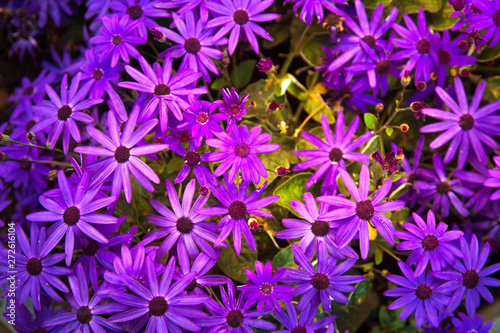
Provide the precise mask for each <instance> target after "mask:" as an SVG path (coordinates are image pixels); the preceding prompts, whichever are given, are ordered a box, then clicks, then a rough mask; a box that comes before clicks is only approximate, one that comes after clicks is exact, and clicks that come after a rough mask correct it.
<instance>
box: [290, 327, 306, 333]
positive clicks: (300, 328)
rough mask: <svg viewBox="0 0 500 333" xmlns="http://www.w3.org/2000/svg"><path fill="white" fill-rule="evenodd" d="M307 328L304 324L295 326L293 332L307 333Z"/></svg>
mask: <svg viewBox="0 0 500 333" xmlns="http://www.w3.org/2000/svg"><path fill="white" fill-rule="evenodd" d="M306 332H307V331H306V329H305V328H304V326H297V327H295V328H294V329H293V330H292V331H291V333H306Z"/></svg>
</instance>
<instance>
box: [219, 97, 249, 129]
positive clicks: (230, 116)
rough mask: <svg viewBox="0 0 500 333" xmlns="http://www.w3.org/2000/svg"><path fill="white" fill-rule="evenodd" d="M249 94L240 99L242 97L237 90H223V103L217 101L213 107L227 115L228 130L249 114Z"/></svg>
mask: <svg viewBox="0 0 500 333" xmlns="http://www.w3.org/2000/svg"><path fill="white" fill-rule="evenodd" d="M248 96H249V95H248V94H246V95H245V96H243V98H240V95H238V93H237V92H236V89H234V88H231V91H229V88H224V89H222V98H223V100H222V101H215V102H214V103H213V105H215V106H216V107H218V108H219V111H220V112H222V113H224V114H226V116H227V127H228V128H227V129H228V131H229V129H230V128H231V127H232V126H234V125H235V124H236V122H237V121H240V120H241V119H242V118H241V116H242V115H244V114H246V113H247V109H248V108H249V107H250V104H249V105H247V106H245V104H246V102H247V101H248Z"/></svg>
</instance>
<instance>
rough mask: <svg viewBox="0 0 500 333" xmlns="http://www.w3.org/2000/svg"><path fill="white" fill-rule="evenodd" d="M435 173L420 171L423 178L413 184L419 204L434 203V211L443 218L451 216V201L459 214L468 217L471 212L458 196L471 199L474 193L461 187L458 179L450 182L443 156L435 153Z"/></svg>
mask: <svg viewBox="0 0 500 333" xmlns="http://www.w3.org/2000/svg"><path fill="white" fill-rule="evenodd" d="M432 162H433V164H434V171H435V172H431V171H429V170H423V169H422V170H420V174H421V175H422V178H421V179H420V180H416V181H415V183H413V189H414V190H415V191H417V192H418V194H417V195H418V197H419V203H421V204H422V205H426V204H428V203H430V202H432V210H433V211H435V212H439V214H440V215H441V217H448V216H449V215H450V201H451V204H452V205H453V207H455V209H456V210H457V212H458V213H459V214H460V215H462V216H464V217H466V216H469V211H468V210H467V209H466V208H465V207H464V204H463V203H462V201H461V200H460V199H459V198H458V196H457V194H460V195H463V196H464V197H471V196H472V195H473V194H474V191H472V190H471V189H468V188H466V187H463V186H461V183H460V181H459V180H458V179H453V180H449V179H448V178H447V177H446V171H445V169H444V165H443V161H442V159H441V154H439V153H435V154H434V155H433V156H432Z"/></svg>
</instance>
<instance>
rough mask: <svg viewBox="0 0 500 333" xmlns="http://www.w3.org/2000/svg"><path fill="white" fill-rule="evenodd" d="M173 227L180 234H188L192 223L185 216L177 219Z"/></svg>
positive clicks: (191, 228)
mask: <svg viewBox="0 0 500 333" xmlns="http://www.w3.org/2000/svg"><path fill="white" fill-rule="evenodd" d="M175 226H176V228H177V230H178V231H179V232H180V233H181V234H189V233H190V232H191V230H193V222H192V221H191V220H190V219H188V218H187V217H185V216H183V217H181V218H179V219H178V220H177V224H176V225H175Z"/></svg>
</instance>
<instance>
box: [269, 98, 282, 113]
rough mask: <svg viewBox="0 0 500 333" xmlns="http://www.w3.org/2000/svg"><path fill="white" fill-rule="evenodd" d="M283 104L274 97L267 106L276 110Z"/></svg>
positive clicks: (271, 109)
mask: <svg viewBox="0 0 500 333" xmlns="http://www.w3.org/2000/svg"><path fill="white" fill-rule="evenodd" d="M282 106H283V103H281V104H280V103H278V102H277V101H276V100H275V99H273V100H272V101H271V103H269V105H268V108H269V111H276V110H277V109H279V108H281V107H282Z"/></svg>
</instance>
